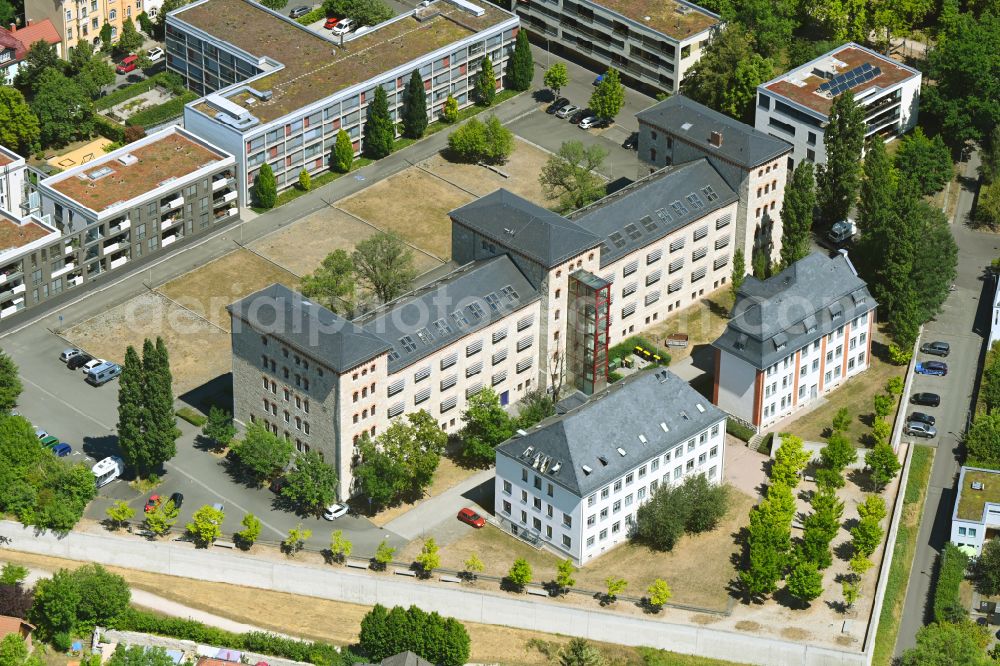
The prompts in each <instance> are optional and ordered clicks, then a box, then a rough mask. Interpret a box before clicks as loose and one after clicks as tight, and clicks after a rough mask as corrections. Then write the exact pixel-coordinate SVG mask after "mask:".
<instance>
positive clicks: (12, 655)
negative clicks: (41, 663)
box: [0, 632, 28, 666]
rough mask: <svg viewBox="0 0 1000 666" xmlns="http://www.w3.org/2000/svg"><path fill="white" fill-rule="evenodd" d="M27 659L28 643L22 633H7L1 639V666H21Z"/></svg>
mask: <svg viewBox="0 0 1000 666" xmlns="http://www.w3.org/2000/svg"><path fill="white" fill-rule="evenodd" d="M27 659H28V645H27V644H26V643H25V642H24V639H23V638H21V634H19V633H16V632H15V633H12V634H7V635H6V636H4V638H3V640H0V666H21V664H23V663H24V662H25V661H26V660H27Z"/></svg>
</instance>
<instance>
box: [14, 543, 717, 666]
mask: <svg viewBox="0 0 1000 666" xmlns="http://www.w3.org/2000/svg"><path fill="white" fill-rule="evenodd" d="M3 560H4V561H12V562H18V563H20V564H24V565H26V566H30V567H36V568H39V569H44V570H47V571H56V570H58V569H60V568H68V569H75V568H77V567H79V566H81V565H82V564H83V562H76V561H73V560H63V559H59V558H54V557H46V556H43V555H32V554H28V553H19V552H16V551H4V553H3ZM107 568H108V569H109V570H110V571H113V572H114V573H117V574H119V575H121V576H123V577H124V578H125V580H127V581H128V583H129V585H131V586H132V587H133V588H135V589H140V590H146V591H148V592H151V593H153V594H156V595H159V596H161V597H164V598H166V599H170V600H171V601H175V602H177V603H180V604H184V605H185V606H189V607H191V608H195V609H198V610H203V611H205V612H208V613H212V614H215V615H219V616H221V617H226V618H229V619H231V620H235V621H237V622H243V623H246V624H249V625H252V626H257V627H261V628H262V629H268V630H270V631H276V632H280V633H283V634H288V635H291V636H297V637H299V638H304V639H309V640H319V641H325V642H329V643H334V644H337V645H352V644H354V643H356V642H357V640H358V629H359V627H360V624H361V619H362V618H363V617H364V615H365V613H367V612H368V610H369V608H368V607H367V606H360V605H357V604H348V603H343V602H338V601H328V600H324V599H315V598H313V597H302V596H297V595H292V594H285V593H282V592H270V591H267V590H259V589H254V588H248V587H239V586H236V585H229V584H226V583H207V582H204V581H198V580H191V579H188V578H177V577H174V576H166V575H163V574H157V573H150V572H146V571H137V570H135V569H122V568H119V567H107ZM260 609H267V612H266V613H262V612H260ZM465 627H466V629H467V630H468V632H469V637H470V638H471V642H472V653H471V655H470V660H471V661H472V662H478V663H491V664H494V663H495V664H504V665H506V664H510V665H515V664H517V665H525V666H527V665H532V666H534V665H535V664H538V665H539V666H540V665H542V664H551V663H553V657H554V656H555V655H556V654H557V653H558V651H559V649H560V648H561V647H562V646H563V645H565V644H566V643H567V642H569V639H568V638H567V637H565V636H559V635H556V634H544V633H541V632H534V631H525V630H522V629H513V628H511V627H503V626H492V625H483V624H476V623H472V622H466V623H465ZM594 645H595V646H596V647H598V648H599V649H600V650H601V651H602V652H603V653H604V655H605V657H606V658H607V659H608V661H609V663H611V664H636V665H637V666H639V665H642V664H645V663H646V661H645V660H644V659H643V657H642V651H641V650H640V649H636V648H630V647H626V646H621V645H612V644H608V643H594ZM657 654H658V655H659V656H661V658H663V659H667V660H665V661H659V662H657V663H659V664H676V665H677V666H680V665H682V664H683V665H685V666H722V665H723V664H724V662H721V661H716V660H709V659H702V658H700V657H693V656H686V655H674V654H672V653H668V652H657ZM62 663H65V662H64V661H62V662H58V664H62Z"/></svg>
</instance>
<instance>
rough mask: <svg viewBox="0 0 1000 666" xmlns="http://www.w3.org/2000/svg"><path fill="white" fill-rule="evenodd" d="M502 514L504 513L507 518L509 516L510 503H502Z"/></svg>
mask: <svg viewBox="0 0 1000 666" xmlns="http://www.w3.org/2000/svg"><path fill="white" fill-rule="evenodd" d="M503 512H504V513H506V514H507V515H508V516H509V515H510V502H508V501H507V500H504V501H503Z"/></svg>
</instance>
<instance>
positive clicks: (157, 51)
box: [146, 46, 163, 62]
mask: <svg viewBox="0 0 1000 666" xmlns="http://www.w3.org/2000/svg"><path fill="white" fill-rule="evenodd" d="M146 57H147V58H149V62H156V61H158V60H160V59H161V58H162V57H163V49H161V48H160V47H159V46H157V47H156V48H153V49H149V50H148V51H146Z"/></svg>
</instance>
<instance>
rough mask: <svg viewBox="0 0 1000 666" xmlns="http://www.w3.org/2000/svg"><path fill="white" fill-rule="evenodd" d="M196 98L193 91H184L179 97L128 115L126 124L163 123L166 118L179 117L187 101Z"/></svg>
mask: <svg viewBox="0 0 1000 666" xmlns="http://www.w3.org/2000/svg"><path fill="white" fill-rule="evenodd" d="M196 99H198V95H196V94H195V93H193V92H186V93H184V94H183V95H181V96H180V97H175V98H174V99H172V100H169V101H166V102H164V103H163V104H158V105H157V106H151V107H149V108H148V109H143V110H142V111H140V112H139V113H137V114H135V115H134V116H132V117H130V118H129V119H128V124H129V125H142V126H143V127H152V126H154V125H160V124H162V123H165V122H167V121H168V120H173V119H174V118H180V117H181V116H182V115H184V106H185V105H186V104H187V103H188V102H193V101H194V100H196Z"/></svg>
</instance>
